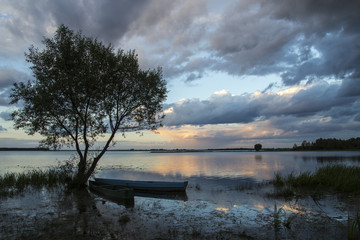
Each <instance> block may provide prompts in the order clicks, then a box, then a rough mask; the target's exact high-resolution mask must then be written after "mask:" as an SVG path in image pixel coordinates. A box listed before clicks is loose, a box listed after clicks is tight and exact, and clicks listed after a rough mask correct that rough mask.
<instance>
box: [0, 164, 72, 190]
mask: <svg viewBox="0 0 360 240" xmlns="http://www.w3.org/2000/svg"><path fill="white" fill-rule="evenodd" d="M69 179H71V176H70V174H69V173H68V172H66V171H61V170H58V169H55V168H52V169H48V170H39V169H36V170H31V171H28V172H23V173H5V174H4V175H2V176H0V196H9V195H14V194H16V193H21V192H22V191H24V190H25V189H26V188H28V187H35V188H41V187H55V186H59V185H66V184H67V183H68V181H69Z"/></svg>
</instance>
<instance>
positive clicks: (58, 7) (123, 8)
mask: <svg viewBox="0 0 360 240" xmlns="http://www.w3.org/2000/svg"><path fill="white" fill-rule="evenodd" d="M148 2H149V1H146V0H139V1H131V0H119V1H117V0H108V1H97V0H88V1H72V0H63V1H46V0H39V1H36V2H32V1H16V0H15V1H11V3H10V5H11V6H12V7H13V9H14V10H13V11H16V14H13V13H10V15H11V18H10V20H8V21H7V23H6V27H7V29H8V30H9V32H11V33H12V34H13V36H16V37H17V38H20V39H23V40H25V41H35V42H38V41H40V40H41V39H42V36H44V35H47V33H46V31H47V27H48V26H50V25H53V26H54V27H57V26H59V25H60V24H65V25H67V26H69V27H70V28H72V29H74V30H79V29H81V30H83V31H84V32H85V33H86V34H87V35H91V36H94V37H97V38H99V39H101V40H104V41H106V42H111V43H115V42H117V41H118V40H119V39H120V38H121V37H122V36H123V34H124V33H125V32H126V31H127V30H128V28H129V26H130V24H131V23H132V22H133V21H134V20H135V19H136V18H137V17H138V16H139V14H140V13H141V12H142V11H143V10H144V8H145V7H146V5H147V4H148Z"/></svg>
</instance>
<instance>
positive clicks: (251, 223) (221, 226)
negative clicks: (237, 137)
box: [0, 185, 359, 239]
mask: <svg viewBox="0 0 360 240" xmlns="http://www.w3.org/2000/svg"><path fill="white" fill-rule="evenodd" d="M202 191H205V190H200V189H197V188H196V186H191V185H190V186H189V189H188V194H189V195H191V196H192V197H190V200H188V201H182V200H169V199H155V198H147V197H136V198H135V203H134V206H133V207H126V206H123V205H121V204H117V203H114V202H111V201H108V200H104V199H103V198H101V197H99V196H97V195H95V194H93V193H91V192H87V191H85V192H77V193H68V194H64V193H63V192H62V191H60V190H47V189H41V190H27V191H25V192H24V193H23V194H21V195H17V196H13V197H2V198H1V200H0V217H1V221H0V233H1V237H0V239H347V238H348V234H349V231H350V228H349V223H348V217H349V216H350V217H351V216H353V215H354V214H355V213H356V211H357V210H358V207H359V199H358V198H354V197H352V198H347V199H339V198H338V197H336V196H324V197H323V198H322V199H320V200H319V201H316V202H315V201H313V200H312V199H310V198H309V199H298V200H291V201H284V200H280V199H277V200H275V199H272V198H267V197H266V194H265V193H266V192H268V191H271V187H270V186H267V187H263V188H261V189H248V190H243V191H237V190H228V191H219V192H213V193H212V196H214V197H216V196H218V197H219V196H221V195H226V196H225V197H226V199H231V196H233V198H236V199H237V200H236V201H235V202H236V203H237V204H234V201H228V203H226V202H223V201H218V202H219V203H218V202H217V201H216V200H213V201H209V200H206V198H202V197H201V196H202V194H203V193H202ZM196 195H198V196H199V199H196V197H194V196H196ZM240 198H241V199H240ZM204 199H205V200H204ZM250 202H251V204H249V203H250ZM356 209H357V210H356Z"/></svg>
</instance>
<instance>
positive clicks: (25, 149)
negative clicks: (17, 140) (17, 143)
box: [0, 147, 49, 151]
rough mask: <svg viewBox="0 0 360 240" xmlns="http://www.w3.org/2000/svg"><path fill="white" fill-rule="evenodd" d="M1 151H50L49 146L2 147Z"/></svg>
mask: <svg viewBox="0 0 360 240" xmlns="http://www.w3.org/2000/svg"><path fill="white" fill-rule="evenodd" d="M0 151H49V148H6V147H3V148H0Z"/></svg>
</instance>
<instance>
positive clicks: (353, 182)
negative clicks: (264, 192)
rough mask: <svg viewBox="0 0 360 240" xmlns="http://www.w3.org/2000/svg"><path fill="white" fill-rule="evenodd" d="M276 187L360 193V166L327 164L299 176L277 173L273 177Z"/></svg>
mask: <svg viewBox="0 0 360 240" xmlns="http://www.w3.org/2000/svg"><path fill="white" fill-rule="evenodd" d="M273 184H274V186H275V187H284V186H287V187H291V188H293V189H311V190H315V191H316V192H317V194H318V191H319V190H320V189H332V190H335V191H338V192H341V193H355V194H359V193H360V188H359V186H360V167H357V166H345V165H327V166H324V167H321V168H319V169H317V171H316V172H314V173H311V172H304V173H300V174H299V175H298V176H295V174H293V173H291V174H289V175H288V176H286V177H283V176H281V175H280V174H279V173H277V174H276V175H275V177H274V179H273Z"/></svg>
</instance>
